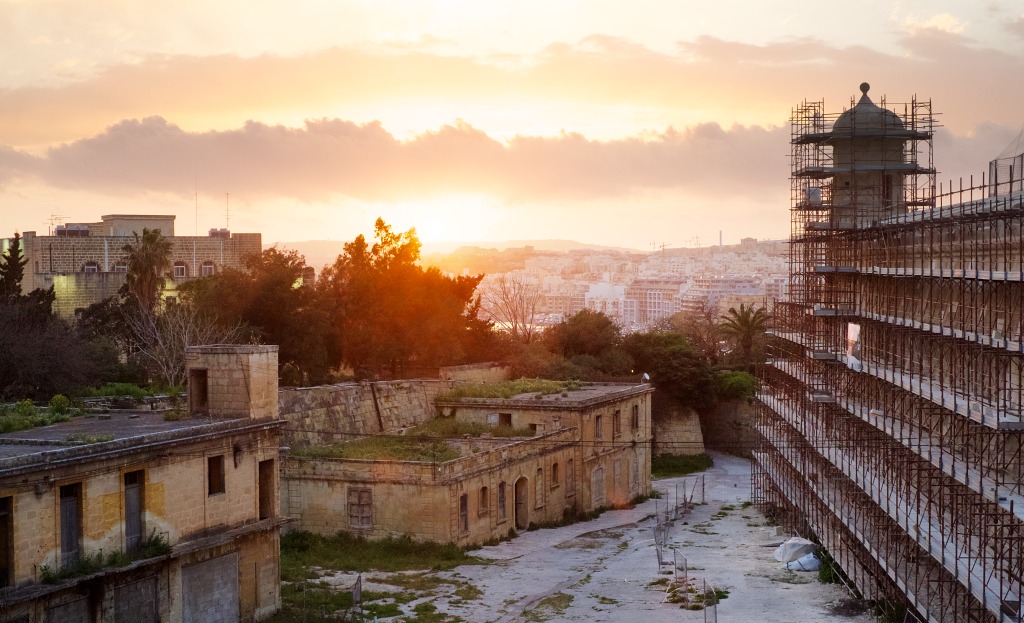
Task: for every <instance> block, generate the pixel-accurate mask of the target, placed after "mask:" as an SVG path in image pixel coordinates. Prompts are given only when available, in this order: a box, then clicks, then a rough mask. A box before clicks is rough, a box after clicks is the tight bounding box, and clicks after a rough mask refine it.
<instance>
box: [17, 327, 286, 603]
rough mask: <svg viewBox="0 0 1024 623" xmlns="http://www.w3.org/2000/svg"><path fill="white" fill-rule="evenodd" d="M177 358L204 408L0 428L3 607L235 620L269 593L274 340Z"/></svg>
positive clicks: (273, 595) (276, 577)
mask: <svg viewBox="0 0 1024 623" xmlns="http://www.w3.org/2000/svg"><path fill="white" fill-rule="evenodd" d="M188 367H189V371H190V377H189V378H190V388H189V389H190V396H191V397H192V404H193V412H194V415H204V416H206V417H202V418H198V417H191V418H185V419H174V418H170V419H165V417H164V415H163V414H162V413H159V412H155V411H149V412H116V413H110V414H106V415H97V416H83V417H76V418H74V419H73V420H71V421H69V422H65V423H61V424H55V425H51V426H47V427H43V428H33V429H27V430H23V431H19V432H15V433H6V434H3V435H0V585H2V586H3V588H0V620H2V621H4V622H16V623H80V622H81V623H92V622H101V623H102V622H115V623H121V622H122V621H124V622H132V623H143V622H145V623H149V622H153V623H155V622H157V621H164V622H173V623H177V622H180V621H186V622H194V623H199V622H210V623H213V622H222V621H246V622H248V621H258V620H262V619H264V618H266V617H268V616H269V615H271V614H272V613H274V612H275V611H276V610H277V609H278V608H279V607H280V601H281V597H280V555H279V546H278V544H279V531H280V527H281V525H282V523H283V520H282V519H281V518H280V516H279V513H278V511H277V506H278V496H279V488H278V476H277V469H278V460H277V457H278V452H279V439H280V427H281V424H282V423H281V422H280V420H278V418H277V347H276V346H209V347H198V348H192V349H190V350H189V353H188ZM86 562H89V563H92V564H90V565H88V566H86V565H85V564H83V563H86Z"/></svg>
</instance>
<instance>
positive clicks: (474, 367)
mask: <svg viewBox="0 0 1024 623" xmlns="http://www.w3.org/2000/svg"><path fill="white" fill-rule="evenodd" d="M440 376H441V379H442V380H445V381H463V382H469V383H497V382H500V381H507V380H508V379H509V378H511V376H512V367H511V366H509V365H507V364H502V363H497V362H494V361H489V362H485V363H471V364H467V365H464V366H447V367H444V368H441V374H440Z"/></svg>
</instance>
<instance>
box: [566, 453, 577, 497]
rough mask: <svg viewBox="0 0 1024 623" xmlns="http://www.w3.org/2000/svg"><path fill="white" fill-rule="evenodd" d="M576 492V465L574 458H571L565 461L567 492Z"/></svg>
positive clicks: (570, 493) (571, 493) (567, 493)
mask: <svg viewBox="0 0 1024 623" xmlns="http://www.w3.org/2000/svg"><path fill="white" fill-rule="evenodd" d="M574 493H576V466H575V465H574V464H573V462H572V459H569V460H568V461H566V462H565V494H566V495H573V494H574Z"/></svg>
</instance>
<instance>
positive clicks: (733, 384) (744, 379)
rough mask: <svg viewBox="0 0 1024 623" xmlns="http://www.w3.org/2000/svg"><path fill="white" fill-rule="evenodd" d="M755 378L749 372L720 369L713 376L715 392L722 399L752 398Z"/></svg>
mask: <svg viewBox="0 0 1024 623" xmlns="http://www.w3.org/2000/svg"><path fill="white" fill-rule="evenodd" d="M756 390H757V380H756V379H755V378H754V375H752V374H750V373H749V372H740V371H735V370H722V371H721V372H719V373H718V375H717V376H716V377H715V394H717V395H718V397H719V398H720V399H722V400H739V399H744V398H753V397H754V392H755V391H756Z"/></svg>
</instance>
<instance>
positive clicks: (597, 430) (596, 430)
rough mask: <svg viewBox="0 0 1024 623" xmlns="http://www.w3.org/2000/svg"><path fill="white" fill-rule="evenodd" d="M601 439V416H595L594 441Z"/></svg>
mask: <svg viewBox="0 0 1024 623" xmlns="http://www.w3.org/2000/svg"><path fill="white" fill-rule="evenodd" d="M600 438H601V416H600V415H595V416H594V439H600Z"/></svg>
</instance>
